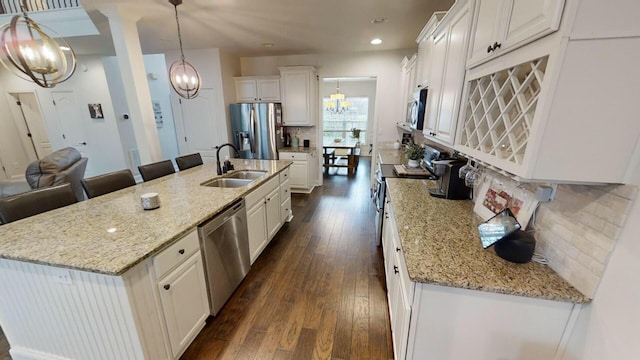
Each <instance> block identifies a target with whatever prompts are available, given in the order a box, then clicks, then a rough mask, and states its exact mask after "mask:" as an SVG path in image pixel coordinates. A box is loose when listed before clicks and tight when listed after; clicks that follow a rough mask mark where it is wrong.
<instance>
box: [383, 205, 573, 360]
mask: <svg viewBox="0 0 640 360" xmlns="http://www.w3.org/2000/svg"><path fill="white" fill-rule="evenodd" d="M387 195H388V193H387ZM387 198H389V197H388V196H387ZM385 213H386V214H385V219H384V221H385V222H384V224H383V238H382V246H383V253H384V261H385V276H386V280H387V296H388V300H389V315H390V323H391V336H392V341H393V349H394V359H478V358H482V359H524V360H534V359H554V358H558V357H557V356H558V354H559V353H561V352H562V351H563V349H562V346H561V344H562V343H563V340H565V341H566V338H565V336H566V335H565V330H566V329H567V328H570V326H571V324H572V322H571V319H572V318H574V317H575V316H577V312H578V311H579V309H580V305H575V304H572V303H564V302H556V301H549V300H543V299H534V298H526V297H519V296H513V295H504V294H496V293H490V292H483V291H477V290H468V289H460V288H452V287H445V286H439V285H431V284H426V283H416V282H413V281H411V280H410V278H409V276H408V272H407V266H406V263H405V261H404V254H403V249H402V246H401V245H402V244H401V240H400V238H399V235H398V230H397V226H396V222H395V216H394V213H393V205H392V204H391V203H386V204H385ZM433 241H437V240H433ZM505 329H508V331H507V333H508V335H507V337H505V334H506V333H505ZM570 332H571V331H567V333H570ZM497 339H498V340H497ZM528 344H536V349H535V351H525V352H523V351H522V349H523V348H525V347H526V346H528Z"/></svg>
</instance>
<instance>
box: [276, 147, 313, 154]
mask: <svg viewBox="0 0 640 360" xmlns="http://www.w3.org/2000/svg"><path fill="white" fill-rule="evenodd" d="M278 151H279V152H297V153H307V154H311V153H312V152H314V151H316V148H315V147H314V146H310V147H302V146H298V147H291V146H289V147H283V148H280V149H278Z"/></svg>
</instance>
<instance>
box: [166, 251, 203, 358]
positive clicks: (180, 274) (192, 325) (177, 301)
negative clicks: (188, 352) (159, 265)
mask: <svg viewBox="0 0 640 360" xmlns="http://www.w3.org/2000/svg"><path fill="white" fill-rule="evenodd" d="M157 285H158V292H159V293H160V300H161V303H162V310H163V313H164V318H165V322H166V324H167V332H168V334H169V342H170V344H171V349H172V351H173V356H174V358H177V357H178V356H180V355H181V354H182V352H183V351H184V350H185V349H186V348H187V346H189V344H190V343H191V340H192V339H193V338H194V337H195V335H197V334H198V332H199V331H200V329H201V328H202V324H203V323H204V320H205V319H206V318H207V316H208V315H209V302H208V300H207V293H206V285H205V280H204V269H203V267H202V256H201V255H200V252H197V253H195V254H193V255H192V256H191V257H190V258H189V259H188V260H186V261H185V262H184V263H182V265H180V266H179V267H178V268H176V269H175V270H174V271H172V272H171V273H169V275H167V276H165V277H164V278H163V279H161V280H160V281H159V282H158V284H157Z"/></svg>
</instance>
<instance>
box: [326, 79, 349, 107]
mask: <svg viewBox="0 0 640 360" xmlns="http://www.w3.org/2000/svg"><path fill="white" fill-rule="evenodd" d="M350 106H351V103H350V102H349V101H346V100H345V99H344V94H341V93H340V80H336V92H335V94H331V97H330V100H327V101H325V102H324V108H325V109H326V110H327V111H328V112H330V113H333V114H342V113H344V112H345V111H347V110H349V107H350Z"/></svg>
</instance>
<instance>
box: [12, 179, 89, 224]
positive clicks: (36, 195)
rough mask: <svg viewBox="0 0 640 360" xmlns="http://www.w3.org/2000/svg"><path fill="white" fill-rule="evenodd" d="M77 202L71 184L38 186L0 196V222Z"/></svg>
mask: <svg viewBox="0 0 640 360" xmlns="http://www.w3.org/2000/svg"><path fill="white" fill-rule="evenodd" d="M76 202H78V199H77V198H76V195H75V193H74V192H73V188H72V187H71V184H69V183H66V184H62V185H56V186H50V187H44V188H39V189H35V190H31V191H27V192H24V193H20V194H17V195H12V196H7V197H3V198H0V223H2V224H8V223H10V222H13V221H16V220H20V219H24V218H27V217H29V216H33V215H37V214H40V213H43V212H47V211H49V210H53V209H57V208H61V207H63V206H67V205H71V204H74V203H76Z"/></svg>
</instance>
